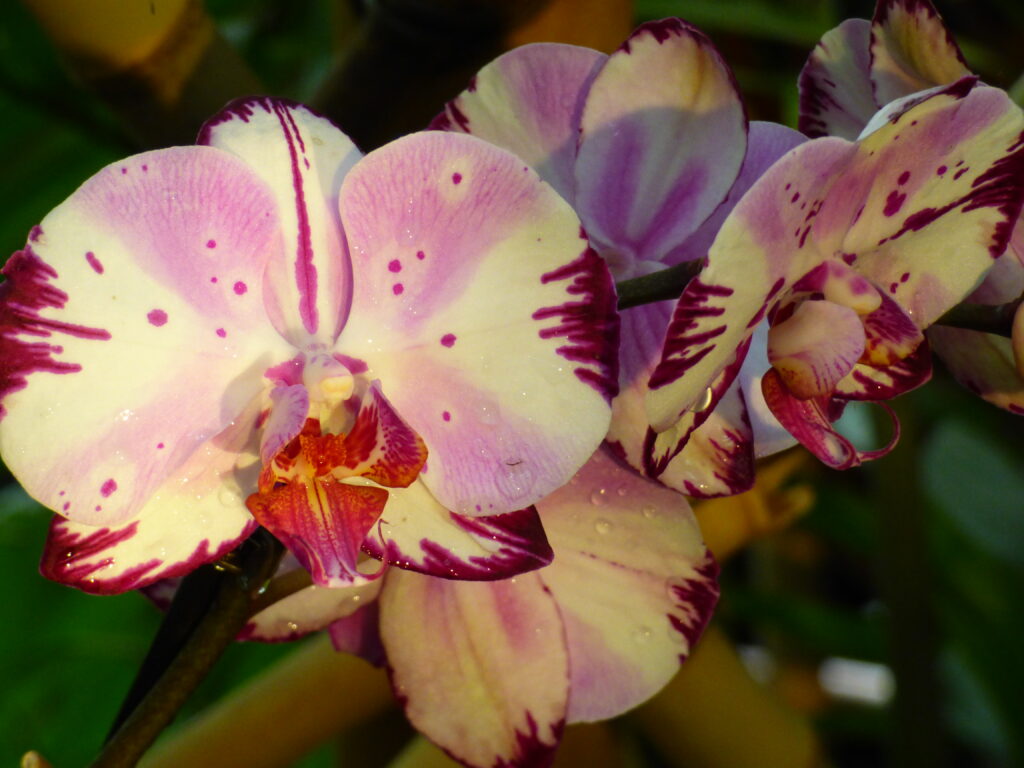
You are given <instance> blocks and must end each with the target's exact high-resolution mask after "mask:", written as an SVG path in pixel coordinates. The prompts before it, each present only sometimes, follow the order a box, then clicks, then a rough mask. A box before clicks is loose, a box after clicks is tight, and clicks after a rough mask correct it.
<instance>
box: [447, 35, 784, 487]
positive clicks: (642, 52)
mask: <svg viewBox="0 0 1024 768" xmlns="http://www.w3.org/2000/svg"><path fill="white" fill-rule="evenodd" d="M433 127H435V128H440V129H444V130H449V131H459V132H464V133H469V134H472V135H474V136H478V137H480V138H483V139H486V140H487V141H489V142H491V143H494V144H497V145H498V146H501V147H504V148H505V149H509V150H511V151H513V152H515V153H516V154H518V155H519V156H520V157H521V158H523V159H524V160H525V161H526V162H528V163H529V164H531V165H532V166H533V167H535V168H537V170H538V172H539V173H540V174H541V176H542V178H544V179H545V180H547V181H548V182H550V183H551V185H552V186H553V187H554V188H555V189H556V190H558V192H559V193H560V194H561V195H562V196H563V197H564V198H565V199H566V200H568V201H569V202H570V203H572V205H573V207H574V208H575V209H576V211H577V213H578V214H579V216H580V219H581V220H582V221H583V226H584V228H585V230H586V231H587V234H588V235H589V237H590V239H591V242H592V243H593V244H594V247H595V248H596V250H597V251H598V253H599V254H600V255H601V256H602V257H603V258H604V259H605V260H606V261H607V262H608V264H609V266H610V267H611V269H612V273H613V274H614V276H615V277H616V279H617V280H625V279H628V278H632V277H638V276H642V275H646V274H649V273H651V272H655V271H658V270H662V269H665V268H667V267H671V266H673V265H677V264H681V263H683V262H687V261H693V260H699V259H702V258H704V257H705V256H706V254H707V248H708V246H709V244H710V243H711V241H712V239H713V238H714V235H715V233H716V232H717V230H718V227H719V226H720V225H721V223H722V221H723V219H724V218H725V216H726V214H727V213H728V212H729V210H731V208H732V207H733V206H734V205H735V204H736V202H737V201H738V200H739V198H740V197H741V195H742V194H743V192H744V191H745V190H746V189H747V188H749V186H750V185H751V184H752V183H753V182H754V180H755V179H756V178H757V177H758V176H759V175H760V174H761V173H763V172H764V170H765V169H766V168H767V167H768V166H769V165H771V163H772V162H774V161H775V160H776V159H777V158H778V157H780V156H781V155H782V154H784V153H785V152H786V151H788V150H789V149H791V148H792V147H794V146H796V145H797V144H799V143H800V142H801V141H803V137H801V136H800V134H798V133H797V132H795V131H792V130H790V129H788V128H784V127H782V126H779V125H775V124H770V123H756V122H755V123H752V124H750V125H749V136H748V124H747V120H746V116H745V114H744V109H743V105H742V103H741V101H740V97H739V94H738V93H737V89H736V84H735V81H734V79H733V76H732V73H731V71H730V70H729V68H728V66H727V65H726V64H725V62H724V61H723V60H722V58H721V57H720V56H719V54H718V52H717V51H716V50H715V48H714V46H713V45H712V44H711V42H710V41H709V40H708V39H707V38H706V37H705V36H704V35H703V34H702V33H701V32H700V31H699V30H697V29H696V28H694V27H692V26H690V25H689V24H687V23H686V22H683V21H680V20H679V19H665V20H663V21H659V22H651V23H648V24H644V25H642V26H641V27H639V28H638V29H637V30H636V31H635V32H634V33H633V34H632V35H631V36H630V37H629V39H628V40H626V42H625V43H623V45H622V46H621V47H620V48H619V49H618V50H617V51H615V52H614V53H613V54H612V55H610V56H607V55H605V54H602V53H599V52H598V51H594V50H590V49H587V48H579V47H575V46H570V45H559V44H536V45H528V46H523V47H522V48H518V49H516V50H513V51H511V52H509V53H507V54H505V55H503V56H501V57H500V58H498V59H496V60H495V61H494V62H492V63H491V64H489V65H487V66H486V67H484V68H483V69H482V70H481V71H480V72H479V73H478V74H477V76H476V77H475V78H474V80H473V82H472V84H471V85H470V87H469V88H468V89H467V90H466V91H464V92H463V93H462V94H461V95H460V96H458V97H457V98H456V99H455V100H454V101H452V102H451V103H449V104H448V106H447V108H446V109H445V112H444V113H443V114H442V115H441V116H439V117H438V119H436V120H435V121H434V123H433ZM672 306H673V304H672V302H671V301H662V302H658V303H654V304H647V305H644V306H639V307H634V308H631V309H629V310H626V311H624V312H623V313H622V323H623V328H622V338H623V343H622V346H621V350H622V351H621V355H620V366H619V371H620V377H619V383H620V394H619V396H618V397H617V398H616V399H615V401H614V417H613V419H612V426H611V429H610V431H609V435H608V440H609V442H611V443H612V444H613V445H614V446H615V447H616V450H618V451H619V452H620V453H621V454H622V455H623V456H624V457H625V458H626V460H627V461H628V462H629V463H630V464H631V465H632V466H634V467H635V468H636V469H637V470H639V471H640V472H642V473H643V474H644V475H646V476H648V477H652V478H656V479H658V480H659V481H660V482H662V483H664V484H665V485H668V486H669V487H672V488H675V489H677V490H680V491H683V492H685V493H687V494H690V495H693V496H715V495H721V494H730V493H737V492H739V491H742V490H745V489H747V488H748V487H749V486H750V484H751V483H752V482H753V459H754V455H755V438H757V443H758V444H757V446H756V447H757V449H758V452H767V451H770V450H773V449H777V447H778V446H777V445H774V444H773V445H771V446H769V443H774V442H776V441H775V440H774V438H775V437H776V436H777V432H778V431H780V430H778V425H777V424H776V425H775V432H773V431H772V429H771V424H772V423H773V422H774V419H772V418H771V416H770V414H768V415H767V418H766V419H765V418H762V416H761V415H760V414H766V413H767V412H766V410H765V409H764V407H763V403H762V402H761V395H760V392H759V389H758V387H757V386H756V379H753V380H752V379H751V378H750V377H748V376H744V377H743V379H742V384H743V386H742V387H741V386H740V384H739V383H737V384H736V385H735V386H732V387H731V388H728V392H725V393H724V395H723V393H719V395H721V396H722V400H721V403H720V405H719V407H718V408H717V409H715V410H714V412H713V413H712V412H708V413H707V414H705V417H706V418H705V419H704V420H703V423H702V424H700V425H697V426H696V428H695V429H693V430H690V431H676V432H672V433H662V434H658V433H655V432H654V431H653V430H651V429H649V428H648V422H647V419H646V415H645V413H644V405H643V404H644V397H645V394H646V389H647V380H648V378H649V376H650V374H651V372H652V371H653V369H654V367H655V365H656V364H657V360H658V354H659V349H660V345H661V342H662V340H663V338H664V335H665V330H666V328H667V326H668V323H669V319H670V317H671V311H672ZM751 399H753V400H754V401H755V402H753V403H752V402H751ZM751 405H753V406H755V410H756V412H757V415H755V417H754V419H753V421H754V423H753V424H752V423H751V419H750V418H749V416H748V407H749V406H751ZM755 433H756V434H755Z"/></svg>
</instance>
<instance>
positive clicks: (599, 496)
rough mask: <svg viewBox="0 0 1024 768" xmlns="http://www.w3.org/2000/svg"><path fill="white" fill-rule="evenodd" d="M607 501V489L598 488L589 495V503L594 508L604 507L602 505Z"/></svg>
mask: <svg viewBox="0 0 1024 768" xmlns="http://www.w3.org/2000/svg"><path fill="white" fill-rule="evenodd" d="M607 501H608V489H607V488H598V489H597V490H596V491H594V492H593V493H592V494H590V503H591V504H593V505H594V506H595V507H601V506H604V504H605V503H606V502H607Z"/></svg>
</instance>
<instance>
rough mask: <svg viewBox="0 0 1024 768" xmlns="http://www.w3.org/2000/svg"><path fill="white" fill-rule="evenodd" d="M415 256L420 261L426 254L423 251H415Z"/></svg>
mask: <svg viewBox="0 0 1024 768" xmlns="http://www.w3.org/2000/svg"><path fill="white" fill-rule="evenodd" d="M416 258H417V259H419V260H420V261H423V260H424V259H425V258H427V254H425V253H424V252H423V251H416Z"/></svg>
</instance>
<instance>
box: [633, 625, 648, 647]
mask: <svg viewBox="0 0 1024 768" xmlns="http://www.w3.org/2000/svg"><path fill="white" fill-rule="evenodd" d="M633 640H635V641H636V642H638V643H640V644H644V643H648V642H650V640H651V628H650V627H644V626H640V627H637V628H636V629H635V630H633Z"/></svg>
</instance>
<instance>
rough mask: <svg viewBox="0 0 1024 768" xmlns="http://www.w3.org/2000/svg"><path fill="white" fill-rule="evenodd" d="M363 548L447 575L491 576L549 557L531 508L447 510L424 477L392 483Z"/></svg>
mask: <svg viewBox="0 0 1024 768" xmlns="http://www.w3.org/2000/svg"><path fill="white" fill-rule="evenodd" d="M363 551H364V552H367V553H368V554H370V555H372V556H373V557H376V558H377V559H379V560H383V561H385V562H387V563H390V564H392V565H396V566H398V567H400V568H406V569H408V570H412V571H418V572H420V573H425V574H428V575H430V576H437V577H440V578H448V579H468V580H473V581H481V580H482V581H490V580H494V579H505V578H509V577H511V576H515V575H516V574H519V573H524V572H526V571H532V570H534V569H536V568H541V567H543V566H545V565H547V564H548V563H550V562H551V548H550V547H549V546H548V541H547V538H546V537H545V535H544V529H543V528H542V527H541V524H540V520H539V519H538V518H537V513H536V511H535V510H534V509H533V508H529V509H523V510H518V511H515V512H508V513H506V514H502V515H486V516H483V517H468V516H463V515H457V514H453V513H451V512H449V511H448V510H447V509H445V508H444V507H443V506H441V504H439V503H438V501H437V500H436V499H435V498H434V497H433V495H431V493H430V491H428V490H427V488H426V486H425V485H424V484H423V483H419V482H417V483H413V484H412V485H410V486H409V487H408V488H396V489H392V490H391V491H390V493H389V495H388V503H387V505H386V506H385V507H384V513H383V514H382V515H381V518H380V521H379V522H378V524H377V525H376V526H375V527H374V528H373V530H371V531H370V534H369V535H368V536H367V537H366V540H365V541H364V542H363Z"/></svg>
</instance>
